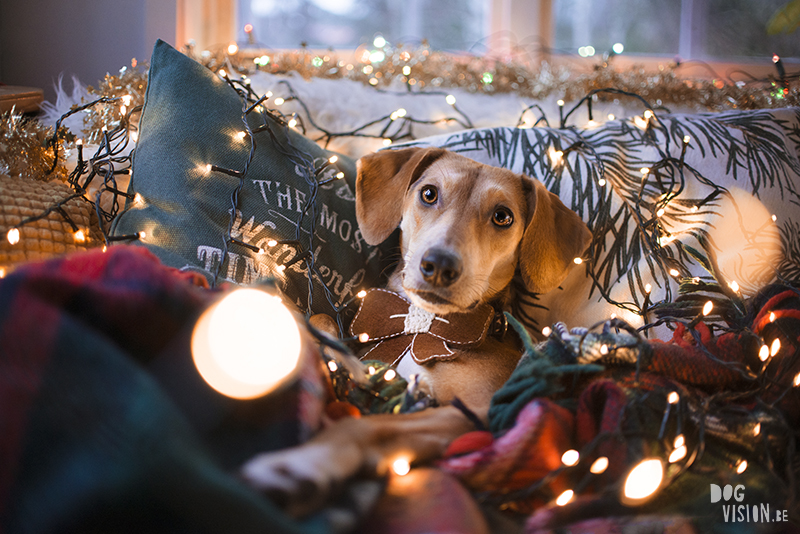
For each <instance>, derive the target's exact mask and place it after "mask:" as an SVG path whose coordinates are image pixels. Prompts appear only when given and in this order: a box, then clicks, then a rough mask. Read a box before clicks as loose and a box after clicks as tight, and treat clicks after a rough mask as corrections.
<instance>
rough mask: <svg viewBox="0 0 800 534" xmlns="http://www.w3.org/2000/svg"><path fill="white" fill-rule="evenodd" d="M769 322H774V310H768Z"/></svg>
mask: <svg viewBox="0 0 800 534" xmlns="http://www.w3.org/2000/svg"><path fill="white" fill-rule="evenodd" d="M769 322H771V323H774V322H775V312H769Z"/></svg>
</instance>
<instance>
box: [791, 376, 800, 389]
mask: <svg viewBox="0 0 800 534" xmlns="http://www.w3.org/2000/svg"><path fill="white" fill-rule="evenodd" d="M792 385H793V386H794V387H797V386H800V373H797V374H796V375H794V380H792Z"/></svg>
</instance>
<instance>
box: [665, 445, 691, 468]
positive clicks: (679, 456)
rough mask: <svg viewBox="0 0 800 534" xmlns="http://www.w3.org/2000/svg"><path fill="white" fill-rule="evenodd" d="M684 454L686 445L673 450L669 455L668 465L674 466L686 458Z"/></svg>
mask: <svg viewBox="0 0 800 534" xmlns="http://www.w3.org/2000/svg"><path fill="white" fill-rule="evenodd" d="M686 453H687V449H686V445H681V446H680V447H676V448H675V450H673V451H672V452H671V453H670V455H669V463H671V464H674V463H675V462H680V461H681V460H683V459H684V458H685V457H686Z"/></svg>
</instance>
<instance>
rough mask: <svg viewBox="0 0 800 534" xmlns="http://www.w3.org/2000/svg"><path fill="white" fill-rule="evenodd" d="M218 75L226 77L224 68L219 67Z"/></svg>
mask: <svg viewBox="0 0 800 534" xmlns="http://www.w3.org/2000/svg"><path fill="white" fill-rule="evenodd" d="M219 75H220V76H222V77H223V78H227V77H228V73H227V72H225V69H219Z"/></svg>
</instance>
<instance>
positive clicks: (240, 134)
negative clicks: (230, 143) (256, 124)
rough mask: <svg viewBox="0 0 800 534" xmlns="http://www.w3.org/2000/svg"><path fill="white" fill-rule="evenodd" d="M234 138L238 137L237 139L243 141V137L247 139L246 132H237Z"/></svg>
mask: <svg viewBox="0 0 800 534" xmlns="http://www.w3.org/2000/svg"><path fill="white" fill-rule="evenodd" d="M236 137H238V138H239V139H244V138H245V137H247V132H239V133H237V134H236Z"/></svg>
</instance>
